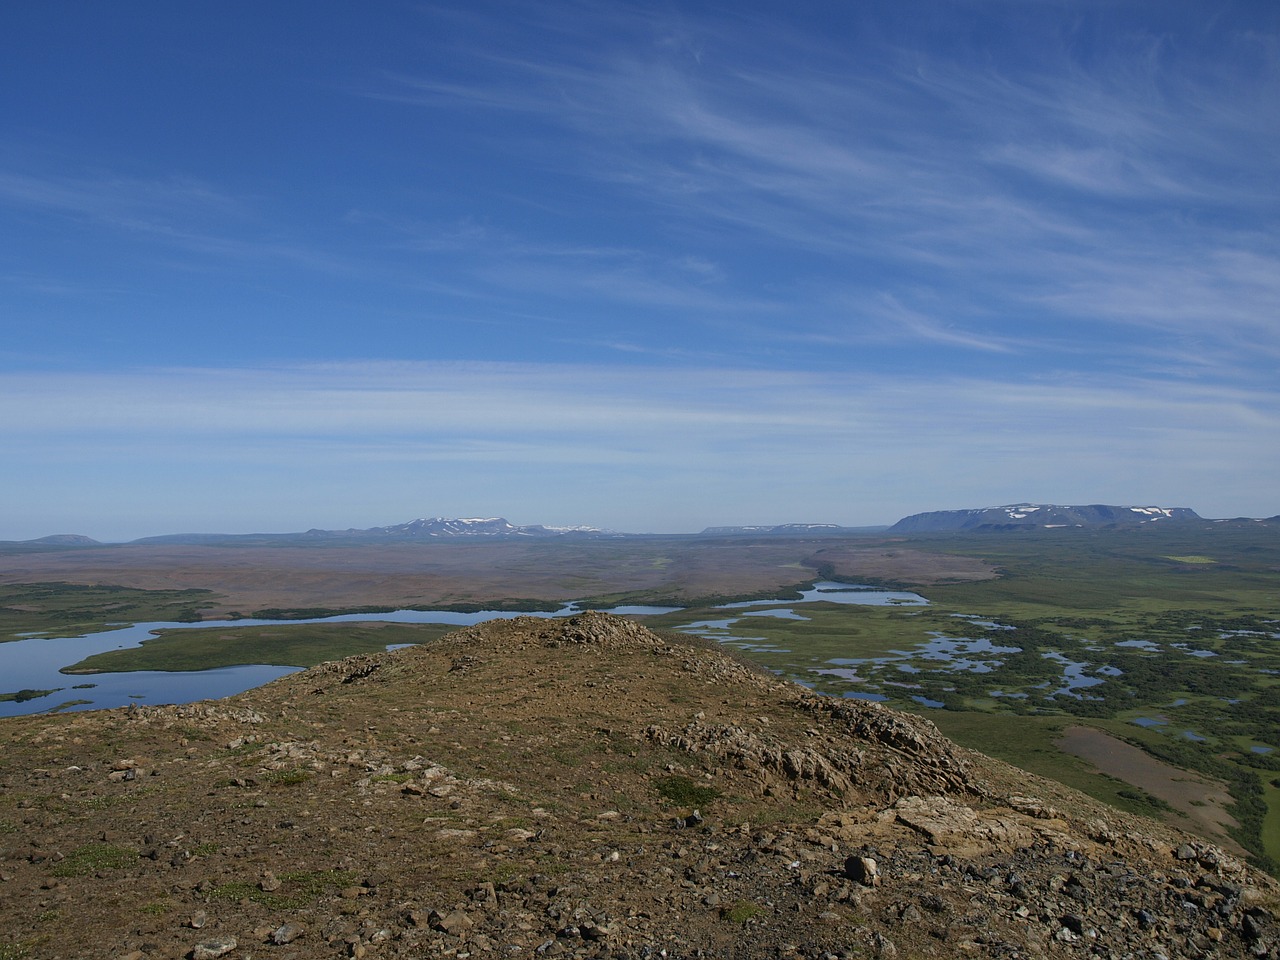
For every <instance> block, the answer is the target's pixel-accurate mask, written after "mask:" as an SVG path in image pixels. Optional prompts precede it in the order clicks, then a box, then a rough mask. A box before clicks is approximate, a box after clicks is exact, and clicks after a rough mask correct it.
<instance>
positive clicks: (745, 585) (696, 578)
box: [0, 538, 994, 616]
mask: <svg viewBox="0 0 1280 960" xmlns="http://www.w3.org/2000/svg"><path fill="white" fill-rule="evenodd" d="M820 568H821V569H823V570H831V571H833V574H834V575H835V576H837V577H850V578H854V579H860V578H868V577H869V578H874V579H876V580H879V581H892V582H896V583H902V584H907V585H913V584H914V585H924V584H929V583H936V582H939V581H941V580H957V579H985V578H989V577H992V576H994V572H993V570H992V568H991V567H990V566H989V565H988V564H986V563H985V562H983V561H981V560H976V559H972V558H966V557H952V556H947V555H943V554H933V553H928V552H925V551H920V550H912V549H908V548H903V547H882V546H868V545H867V544H866V541H865V540H857V541H852V542H845V541H835V542H832V541H830V540H820V541H810V540H804V539H799V538H797V539H792V538H774V539H771V540H750V539H746V538H744V539H737V538H735V539H729V540H693V539H671V540H668V539H648V538H628V539H626V540H624V541H612V540H602V541H535V542H529V541H488V542H463V541H443V542H419V543H390V544H383V545H378V546H369V545H343V546H296V547H278V546H216V547H210V546H176V545H137V546H135V545H123V546H113V547H93V548H86V549H82V550H59V551H55V552H47V553H43V552H42V553H12V554H4V555H0V583H34V582H41V581H64V582H67V583H81V584H114V585H118V586H125V587H137V588H140V589H148V590H153V589H186V588H200V589H208V590H212V591H214V592H215V593H217V594H219V595H220V596H221V597H223V598H224V599H223V600H222V601H221V602H220V603H219V604H218V606H217V607H216V608H215V609H212V610H209V611H207V612H206V616H220V615H224V614H226V613H228V612H230V611H233V610H235V611H240V612H244V613H248V612H251V611H253V610H259V609H263V608H267V607H325V608H340V607H354V606H400V605H404V606H424V605H432V604H453V603H467V602H485V601H490V602H493V601H499V600H509V599H512V598H522V599H536V600H546V601H555V602H560V601H570V600H578V599H583V598H590V597H613V596H618V595H624V594H626V595H633V594H644V595H650V596H654V597H659V598H664V599H673V600H678V601H688V600H693V599H696V598H704V597H713V596H724V595H735V596H742V595H754V596H761V595H768V594H770V593H772V592H777V591H784V590H787V589H789V588H793V587H795V586H796V585H797V584H799V583H803V582H806V581H809V580H812V579H814V578H815V577H817V576H818V575H819V569H820Z"/></svg>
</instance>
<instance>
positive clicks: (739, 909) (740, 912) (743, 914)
mask: <svg viewBox="0 0 1280 960" xmlns="http://www.w3.org/2000/svg"><path fill="white" fill-rule="evenodd" d="M763 912H764V907H762V906H760V905H759V904H758V903H752V902H751V901H750V900H738V901H736V902H735V903H733V904H731V905H729V906H727V907H724V908H722V909H721V911H720V919H721V920H724V921H726V922H728V923H747V922H749V921H750V920H751V919H752V918H753V917H756V916H759V915H760V914H761V913H763Z"/></svg>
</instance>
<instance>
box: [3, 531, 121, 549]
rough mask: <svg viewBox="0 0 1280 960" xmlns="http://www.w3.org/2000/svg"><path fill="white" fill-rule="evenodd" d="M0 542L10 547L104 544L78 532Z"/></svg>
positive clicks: (94, 545) (97, 545)
mask: <svg viewBox="0 0 1280 960" xmlns="http://www.w3.org/2000/svg"><path fill="white" fill-rule="evenodd" d="M0 544H2V545H4V546H10V547H16V546H21V547H99V546H101V545H102V544H101V543H99V542H98V541H97V540H95V539H93V537H86V536H82V535H81V534H78V533H55V534H53V535H52V536H48V537H39V538H38V539H35V540H0Z"/></svg>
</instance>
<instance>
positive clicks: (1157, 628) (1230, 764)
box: [647, 526, 1280, 871]
mask: <svg viewBox="0 0 1280 960" xmlns="http://www.w3.org/2000/svg"><path fill="white" fill-rule="evenodd" d="M911 545H912V546H913V547H917V548H920V549H929V550H933V551H936V552H945V553H955V554H964V555H968V556H973V557H978V558H981V559H983V560H986V561H988V562H990V563H992V564H993V565H994V566H996V567H997V568H998V569H999V570H1000V571H1001V576H1000V578H999V579H995V580H986V581H977V582H970V583H955V584H944V585H938V586H934V587H929V588H926V589H922V590H919V591H918V592H920V593H921V594H923V595H924V596H925V597H926V598H927V599H928V600H929V601H930V603H929V606H927V607H920V606H897V607H894V606H885V607H876V606H853V605H838V604H831V603H814V604H805V605H804V606H802V607H801V606H797V607H794V608H792V612H793V613H794V615H795V618H790V617H787V616H782V617H779V616H777V613H778V605H777V604H773V605H766V604H759V605H754V606H749V607H744V608H738V609H733V610H725V609H717V608H712V607H706V608H698V609H689V610H685V611H681V612H680V613H675V614H669V615H664V616H662V617H655V618H649V620H648V621H647V622H648V623H649V624H650V625H652V626H656V627H663V628H667V629H679V630H684V631H696V632H698V633H700V634H701V635H703V636H707V637H712V638H714V639H716V640H718V641H719V642H721V643H722V644H724V645H725V646H728V647H732V648H735V649H737V650H739V651H741V652H743V653H744V654H745V655H747V656H749V657H751V658H752V659H753V660H756V661H758V662H760V663H762V664H763V665H765V666H767V667H768V668H770V669H771V670H774V671H775V672H777V673H780V674H782V675H784V676H789V677H792V678H794V679H796V680H799V681H800V682H802V683H804V684H806V685H809V686H812V687H815V688H816V689H818V690H820V691H822V692H824V693H829V694H831V695H834V696H855V697H856V696H864V697H865V696H869V697H871V698H873V699H886V700H889V701H891V702H892V703H893V704H894V705H895V706H898V707H900V708H903V709H907V710H913V711H915V712H919V713H923V714H925V715H926V716H928V717H930V719H933V720H934V721H935V722H937V723H938V724H939V726H940V727H941V728H942V730H943V732H945V733H947V734H948V735H949V736H951V737H953V738H954V739H956V740H957V741H959V742H961V743H964V744H966V745H968V746H972V747H974V748H975V749H979V750H982V751H984V752H986V753H990V754H993V755H995V756H997V757H999V758H1000V759H1004V760H1007V761H1009V762H1011V763H1014V764H1017V765H1019V766H1022V767H1023V768H1024V769H1028V770H1031V771H1032V772H1035V773H1039V774H1042V775H1045V776H1049V777H1052V778H1053V779H1056V780H1059V781H1061V782H1064V783H1067V784H1069V785H1071V786H1074V787H1077V788H1079V789H1082V790H1084V791H1085V792H1087V793H1090V794H1092V795H1093V796H1095V797H1098V798H1099V799H1102V800H1104V801H1106V802H1108V803H1111V804H1113V805H1115V806H1117V807H1120V808H1122V809H1127V810H1130V811H1133V812H1138V813H1146V814H1153V815H1158V814H1160V813H1162V812H1167V810H1166V809H1165V807H1166V805H1165V803H1164V801H1162V800H1161V799H1160V798H1158V797H1154V796H1152V795H1151V794H1149V793H1148V792H1147V791H1145V790H1142V789H1139V788H1137V787H1135V786H1133V785H1131V784H1126V783H1121V782H1119V781H1116V780H1112V779H1111V778H1108V777H1104V776H1101V775H1099V774H1098V773H1096V772H1094V771H1092V770H1091V768H1090V767H1089V765H1088V764H1085V763H1083V762H1082V761H1080V760H1077V759H1076V758H1074V757H1071V756H1068V755H1066V754H1064V753H1063V752H1062V751H1060V750H1059V749H1058V748H1057V747H1056V746H1055V743H1054V741H1055V740H1057V739H1058V738H1059V737H1060V736H1061V732H1062V730H1063V729H1064V728H1065V726H1067V725H1068V724H1071V723H1080V722H1087V723H1090V724H1092V725H1094V726H1099V727H1101V728H1103V729H1105V730H1106V731H1107V732H1109V733H1110V734H1111V735H1113V736H1120V737H1123V738H1124V739H1127V740H1129V741H1131V742H1133V743H1135V744H1136V745H1138V746H1141V747H1142V748H1143V749H1144V750H1147V751H1148V752H1150V753H1151V754H1153V755H1154V756H1156V757H1158V758H1159V759H1161V760H1164V761H1165V762H1166V763H1170V764H1173V765H1175V766H1177V767H1180V768H1182V769H1186V770H1193V771H1196V772H1199V773H1202V774H1205V775H1207V776H1210V777H1213V778H1215V779H1218V780H1221V781H1223V782H1224V783H1226V784H1227V785H1228V786H1229V788H1230V791H1231V796H1232V800H1233V804H1232V806H1231V807H1230V810H1229V812H1230V813H1231V814H1232V816H1233V817H1234V818H1235V819H1236V820H1237V821H1238V822H1239V823H1240V827H1239V828H1238V829H1237V830H1235V831H1234V832H1233V836H1234V837H1235V839H1236V840H1237V841H1239V842H1240V843H1241V844H1242V845H1243V846H1244V847H1245V848H1246V849H1247V850H1249V851H1250V852H1251V855H1252V857H1253V859H1254V860H1255V862H1256V863H1257V864H1258V865H1260V866H1263V867H1264V868H1267V869H1271V870H1273V871H1274V870H1275V869H1276V861H1277V860H1280V822H1278V819H1280V818H1278V817H1277V815H1276V811H1275V807H1274V803H1275V801H1276V799H1277V796H1278V795H1280V789H1277V788H1275V787H1270V788H1268V787H1266V786H1264V781H1269V779H1270V777H1269V775H1268V774H1269V772H1270V771H1276V770H1280V643H1277V642H1276V641H1277V639H1280V582H1278V579H1277V575H1276V570H1277V569H1280V538H1277V537H1276V535H1275V532H1274V531H1273V530H1271V529H1269V528H1250V527H1234V526H1233V527H1229V528H1219V527H1196V528H1194V529H1179V528H1173V527H1171V528H1166V529H1163V530H1161V529H1156V528H1142V529H1139V530H1113V531H1072V530H1064V531H1049V532H1043V533H1030V532H1023V533H1018V534H1013V535H999V534H984V535H967V536H951V537H933V538H913V540H912V544H911ZM1211 558H1212V562H1203V561H1206V560H1210V559H1211ZM824 572H825V573H826V574H827V575H829V576H832V577H833V578H835V579H841V572H840V570H839V569H838V568H835V569H827V570H825V571H824ZM848 579H858V578H856V577H854V576H852V575H850V576H849V577H848ZM1272 751H1274V752H1272Z"/></svg>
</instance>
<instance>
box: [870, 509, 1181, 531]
mask: <svg viewBox="0 0 1280 960" xmlns="http://www.w3.org/2000/svg"><path fill="white" fill-rule="evenodd" d="M1189 521H1190V522H1200V523H1204V522H1206V521H1205V520H1204V518H1203V517H1201V516H1200V515H1199V514H1197V513H1196V512H1195V511H1194V510H1192V509H1191V508H1190V507H1112V506H1107V505H1105V504H1097V503H1095V504H1090V505H1088V506H1078V507H1068V506H1059V505H1057V504H1052V503H1019V504H1012V505H1010V506H1004V507H982V508H979V509H976V510H935V511H932V512H930V513H917V514H914V515H912V516H910V517H904V518H903V519H901V520H899V521H898V522H897V523H895V524H894V525H893V526H892V527H890V528H889V530H888V532H889V533H958V532H962V531H997V530H1024V529H1041V530H1044V529H1050V528H1057V527H1092V528H1098V527H1127V526H1138V525H1140V524H1148V523H1186V522H1189Z"/></svg>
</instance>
